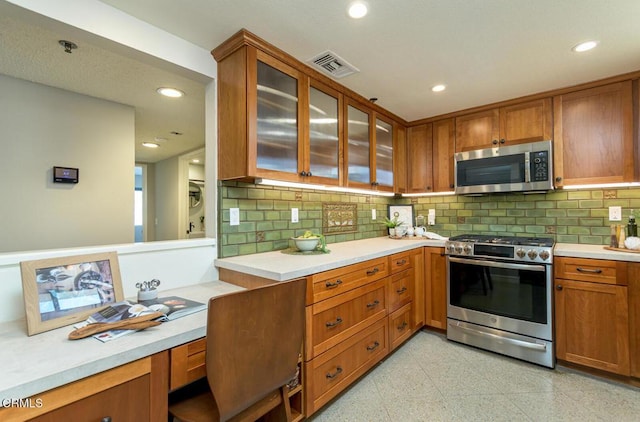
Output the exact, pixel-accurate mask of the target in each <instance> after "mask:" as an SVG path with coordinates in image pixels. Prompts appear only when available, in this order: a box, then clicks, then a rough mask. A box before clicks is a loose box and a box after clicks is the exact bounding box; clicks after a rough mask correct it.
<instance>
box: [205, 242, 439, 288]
mask: <svg viewBox="0 0 640 422" xmlns="http://www.w3.org/2000/svg"><path fill="white" fill-rule="evenodd" d="M422 246H435V247H443V246H444V240H430V239H427V238H422V239H420V238H413V239H406V238H405V239H391V238H389V237H386V236H385V237H374V238H371V239H362V240H354V241H350V242H341V243H331V244H328V245H327V248H328V249H329V250H330V251H331V252H330V253H328V254H318V255H289V254H285V253H282V252H281V251H273V252H264V253H258V254H252V255H242V256H234V257H232V258H222V259H216V261H215V265H216V267H218V268H225V269H228V270H234V271H238V272H242V273H245V274H251V275H255V276H258V277H264V278H268V279H270V280H275V281H284V280H291V279H294V278H299V277H304V276H307V275H310V274H315V273H319V272H322V271H327V270H332V269H334V268H339V267H344V266H346V265H350V264H355V263H358V262H362V261H366V260H369V259H374V258H379V257H381V256H387V255H391V254H394V253H398V252H404V251H408V250H410V249H414V248H419V247H422Z"/></svg>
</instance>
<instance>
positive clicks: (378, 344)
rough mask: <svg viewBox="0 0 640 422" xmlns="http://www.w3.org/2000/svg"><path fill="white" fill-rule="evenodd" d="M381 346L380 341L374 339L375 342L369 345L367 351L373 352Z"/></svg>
mask: <svg viewBox="0 0 640 422" xmlns="http://www.w3.org/2000/svg"><path fill="white" fill-rule="evenodd" d="M379 346H380V343H378V342H377V341H374V342H373V344H372V345H371V346H367V351H369V352H373V351H374V350H376V349H377V348H378V347H379Z"/></svg>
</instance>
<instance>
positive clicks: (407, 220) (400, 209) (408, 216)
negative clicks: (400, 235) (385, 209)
mask: <svg viewBox="0 0 640 422" xmlns="http://www.w3.org/2000/svg"><path fill="white" fill-rule="evenodd" d="M394 218H396V219H398V221H401V222H402V224H401V225H400V227H403V228H404V229H405V230H406V229H407V228H408V227H413V224H414V218H413V204H411V205H389V219H390V220H393V219H394Z"/></svg>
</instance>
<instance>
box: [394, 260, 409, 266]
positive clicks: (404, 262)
mask: <svg viewBox="0 0 640 422" xmlns="http://www.w3.org/2000/svg"><path fill="white" fill-rule="evenodd" d="M406 263H407V260H406V259H401V260H400V261H396V265H398V266H400V265H404V264H406Z"/></svg>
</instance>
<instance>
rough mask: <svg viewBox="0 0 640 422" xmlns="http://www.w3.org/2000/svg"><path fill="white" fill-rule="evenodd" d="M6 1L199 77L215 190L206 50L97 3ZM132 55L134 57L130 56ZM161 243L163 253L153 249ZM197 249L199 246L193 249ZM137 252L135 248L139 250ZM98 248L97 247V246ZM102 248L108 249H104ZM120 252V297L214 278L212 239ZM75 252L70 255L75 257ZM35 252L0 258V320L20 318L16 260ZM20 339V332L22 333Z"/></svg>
mask: <svg viewBox="0 0 640 422" xmlns="http://www.w3.org/2000/svg"><path fill="white" fill-rule="evenodd" d="M7 1H8V2H10V3H12V4H15V5H18V6H20V7H23V8H25V9H27V10H31V11H33V12H35V13H39V14H42V15H43V16H46V17H50V18H53V19H56V20H58V21H60V22H62V23H65V24H68V25H73V26H76V27H78V28H80V29H82V30H84V31H87V32H90V33H92V34H95V35H96V37H97V38H102V39H104V40H106V41H107V42H108V41H109V40H113V41H116V42H118V43H121V44H122V45H123V46H125V47H127V48H130V49H132V50H136V51H140V52H143V53H144V54H147V55H149V56H152V57H154V58H158V59H161V60H166V61H169V62H172V63H175V64H177V65H179V66H181V67H183V68H184V69H186V70H187V71H190V72H191V74H198V75H201V76H202V78H203V80H208V81H209V82H208V83H207V86H206V99H205V115H206V129H205V138H206V151H207V162H208V163H210V164H208V165H207V167H206V183H207V185H208V186H216V178H215V174H216V160H217V145H216V139H217V137H216V130H217V129H216V123H217V122H216V114H217V113H216V88H215V86H216V83H215V80H214V78H215V77H216V75H217V73H216V72H217V66H216V63H215V61H214V60H213V59H212V57H211V54H210V52H209V50H210V49H208V50H207V49H204V48H201V47H198V46H196V45H194V44H191V43H189V42H187V41H185V40H182V39H180V38H178V37H176V36H174V35H172V34H169V33H168V32H165V31H162V30H160V29H158V28H155V27H153V26H151V25H149V24H147V23H145V22H143V21H141V20H138V19H136V18H134V17H132V16H129V15H127V14H125V13H123V12H121V11H119V10H117V9H115V8H112V7H110V6H108V5H106V4H104V3H101V2H99V1H98V0H47V1H42V0H7ZM136 57H137V56H136ZM215 201H216V196H215V195H213V194H211V195H208V196H207V204H206V207H207V209H208V210H210V211H207V212H208V213H209V212H210V213H211V214H209V215H212V216H213V217H212V218H211V219H210V222H212V223H215V214H214V212H215V209H216V207H215ZM215 230H216V228H215V224H208V225H207V235H208V236H211V237H213V236H215ZM162 244H167V246H169V247H168V248H167V249H157V248H158V247H160V246H161V245H162ZM198 245H200V246H198ZM140 248H141V249H140ZM95 249H96V248H94V249H92V248H83V249H81V250H77V251H75V252H77V253H90V252H93V251H94V250H95ZM98 249H99V248H98ZM104 249H105V250H113V247H110V246H106V247H105V248H104ZM116 249H117V250H118V252H119V253H120V256H121V259H120V263H121V270H122V277H123V282H124V284H125V285H124V289H125V296H131V295H133V294H134V293H135V292H134V290H135V288H132V287H131V286H132V284H135V283H136V282H137V281H140V280H141V279H142V280H144V279H148V278H153V277H156V278H159V279H160V280H162V282H163V286H164V288H173V287H179V283H182V284H180V285H189V284H194V283H199V282H203V281H210V280H215V279H217V277H218V273H217V271H216V269H215V268H214V267H213V261H214V259H215V257H216V255H217V254H216V247H215V240H213V239H193V240H188V241H173V242H156V243H149V244H144V245H124V246H122V249H120V248H116ZM47 253H48V254H51V253H57V254H59V256H66V255H70V254H72V253H71V251H67V250H55V251H48V252H47ZM77 253H76V254H77ZM40 256H41V254H37V253H33V254H23V255H19V254H12V255H10V256H3V255H2V254H0V295H1V296H0V297H4V298H7V299H8V300H7V302H5V304H4V305H3V306H1V307H0V322H2V321H10V320H14V319H19V318H23V316H24V307H23V305H22V287H21V281H20V270H19V262H20V261H21V260H27V259H39V258H35V257H40ZM25 335H26V334H25Z"/></svg>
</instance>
